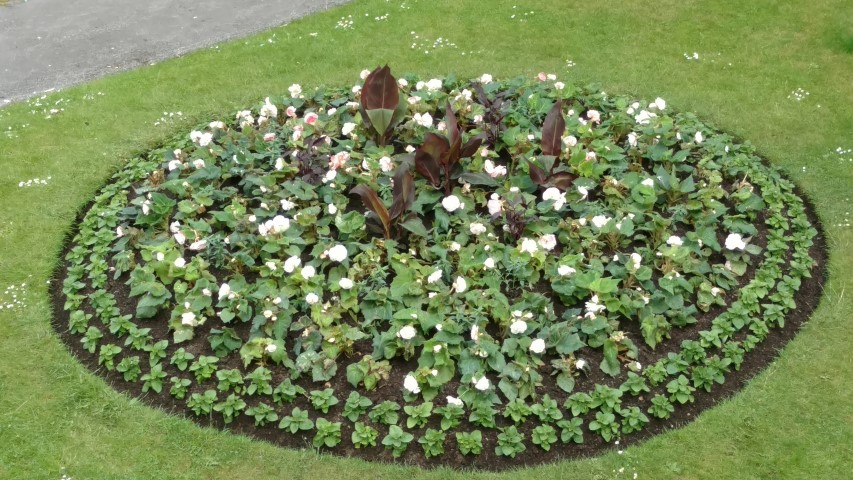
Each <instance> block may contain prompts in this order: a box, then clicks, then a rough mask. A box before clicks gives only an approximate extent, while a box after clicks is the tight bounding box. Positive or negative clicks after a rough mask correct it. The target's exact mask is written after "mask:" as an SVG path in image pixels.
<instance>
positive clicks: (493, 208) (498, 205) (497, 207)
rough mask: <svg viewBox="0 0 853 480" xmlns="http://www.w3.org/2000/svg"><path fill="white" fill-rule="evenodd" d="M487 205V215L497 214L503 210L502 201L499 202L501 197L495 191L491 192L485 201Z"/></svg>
mask: <svg viewBox="0 0 853 480" xmlns="http://www.w3.org/2000/svg"><path fill="white" fill-rule="evenodd" d="M487 206H488V208H489V215H497V214H499V213H501V212H502V211H503V208H504V207H503V202H501V197H500V195H498V194H497V193H493V194H492V196H491V197H490V199H489V201H488V202H487Z"/></svg>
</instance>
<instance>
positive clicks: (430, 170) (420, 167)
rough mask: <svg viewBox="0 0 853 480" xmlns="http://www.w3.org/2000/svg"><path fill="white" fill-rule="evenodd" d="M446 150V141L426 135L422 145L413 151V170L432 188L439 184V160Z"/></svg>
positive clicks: (429, 134) (434, 135)
mask: <svg viewBox="0 0 853 480" xmlns="http://www.w3.org/2000/svg"><path fill="white" fill-rule="evenodd" d="M448 148H450V146H449V145H448V143H447V139H445V138H444V137H442V136H440V135H436V134H434V133H427V134H426V136H425V137H424V143H423V145H421V146H420V147H418V149H417V150H415V170H417V172H418V173H420V174H421V175H422V176H423V177H424V178H426V179H427V181H428V182H429V183H430V184H432V185H433V186H434V187H437V186H438V185H439V184H440V183H441V159H442V156H443V155H444V153H445V152H447V150H448Z"/></svg>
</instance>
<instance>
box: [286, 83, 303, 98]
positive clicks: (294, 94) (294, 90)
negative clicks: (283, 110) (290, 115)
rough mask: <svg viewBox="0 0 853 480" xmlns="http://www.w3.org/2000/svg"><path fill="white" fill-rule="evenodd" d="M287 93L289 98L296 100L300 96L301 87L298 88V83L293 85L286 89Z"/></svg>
mask: <svg viewBox="0 0 853 480" xmlns="http://www.w3.org/2000/svg"><path fill="white" fill-rule="evenodd" d="M287 91H288V92H290V96H291V98H297V97H299V95H301V94H302V87H300V86H299V84H298V83H294V84H293V85H291V86H290V87H288V89H287Z"/></svg>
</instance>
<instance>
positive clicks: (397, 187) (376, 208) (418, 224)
mask: <svg viewBox="0 0 853 480" xmlns="http://www.w3.org/2000/svg"><path fill="white" fill-rule="evenodd" d="M409 168H410V167H409V164H408V163H406V162H403V163H401V164H400V166H398V167H397V170H396V171H395V172H394V186H393V190H392V192H393V193H392V196H393V202H392V203H391V208H390V209H389V208H387V207H386V206H385V202H383V201H382V198H381V197H380V196H379V194H378V193H376V190H374V189H372V188H370V187H369V186H367V185H365V184H363V183H360V184H358V185H356V186H355V187H353V188H352V189H351V190H350V194H353V195H358V197H359V198H360V199H361V202H362V204H364V207H365V208H366V209H368V210H370V211H371V212H372V213H373V214H374V215H375V217H376V218H377V219H378V220H379V222H380V224H381V231H382V233H383V234H384V236H385V238H386V239H389V238H392V233H394V234H396V235H395V236H397V237H399V234H400V233H401V230H400V229H401V228H403V229H406V230H408V231H410V232H412V233H414V234H416V235H420V236H422V237H425V236H427V230H426V227H424V224H423V222H422V221H421V219H420V218H418V215H417V214H416V213H415V212H410V211H409V209H410V208H411V207H412V204H413V203H415V179H414V177H413V176H412V172H410V171H409Z"/></svg>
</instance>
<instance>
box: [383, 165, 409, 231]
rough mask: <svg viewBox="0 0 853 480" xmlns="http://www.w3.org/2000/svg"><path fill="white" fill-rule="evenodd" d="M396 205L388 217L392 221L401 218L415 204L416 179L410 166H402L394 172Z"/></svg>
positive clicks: (394, 204) (393, 204)
mask: <svg viewBox="0 0 853 480" xmlns="http://www.w3.org/2000/svg"><path fill="white" fill-rule="evenodd" d="M393 193H394V203H392V204H391V210H390V212H389V213H388V215H389V216H390V217H391V220H394V219H395V218H397V217H399V216H400V215H402V214H403V212H405V211H407V210H408V209H409V207H411V206H412V204H413V203H415V179H414V178H413V177H412V173H411V172H410V171H409V166H408V165H406V164H402V165H400V166H399V167H397V171H396V172H394V190H393Z"/></svg>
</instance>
